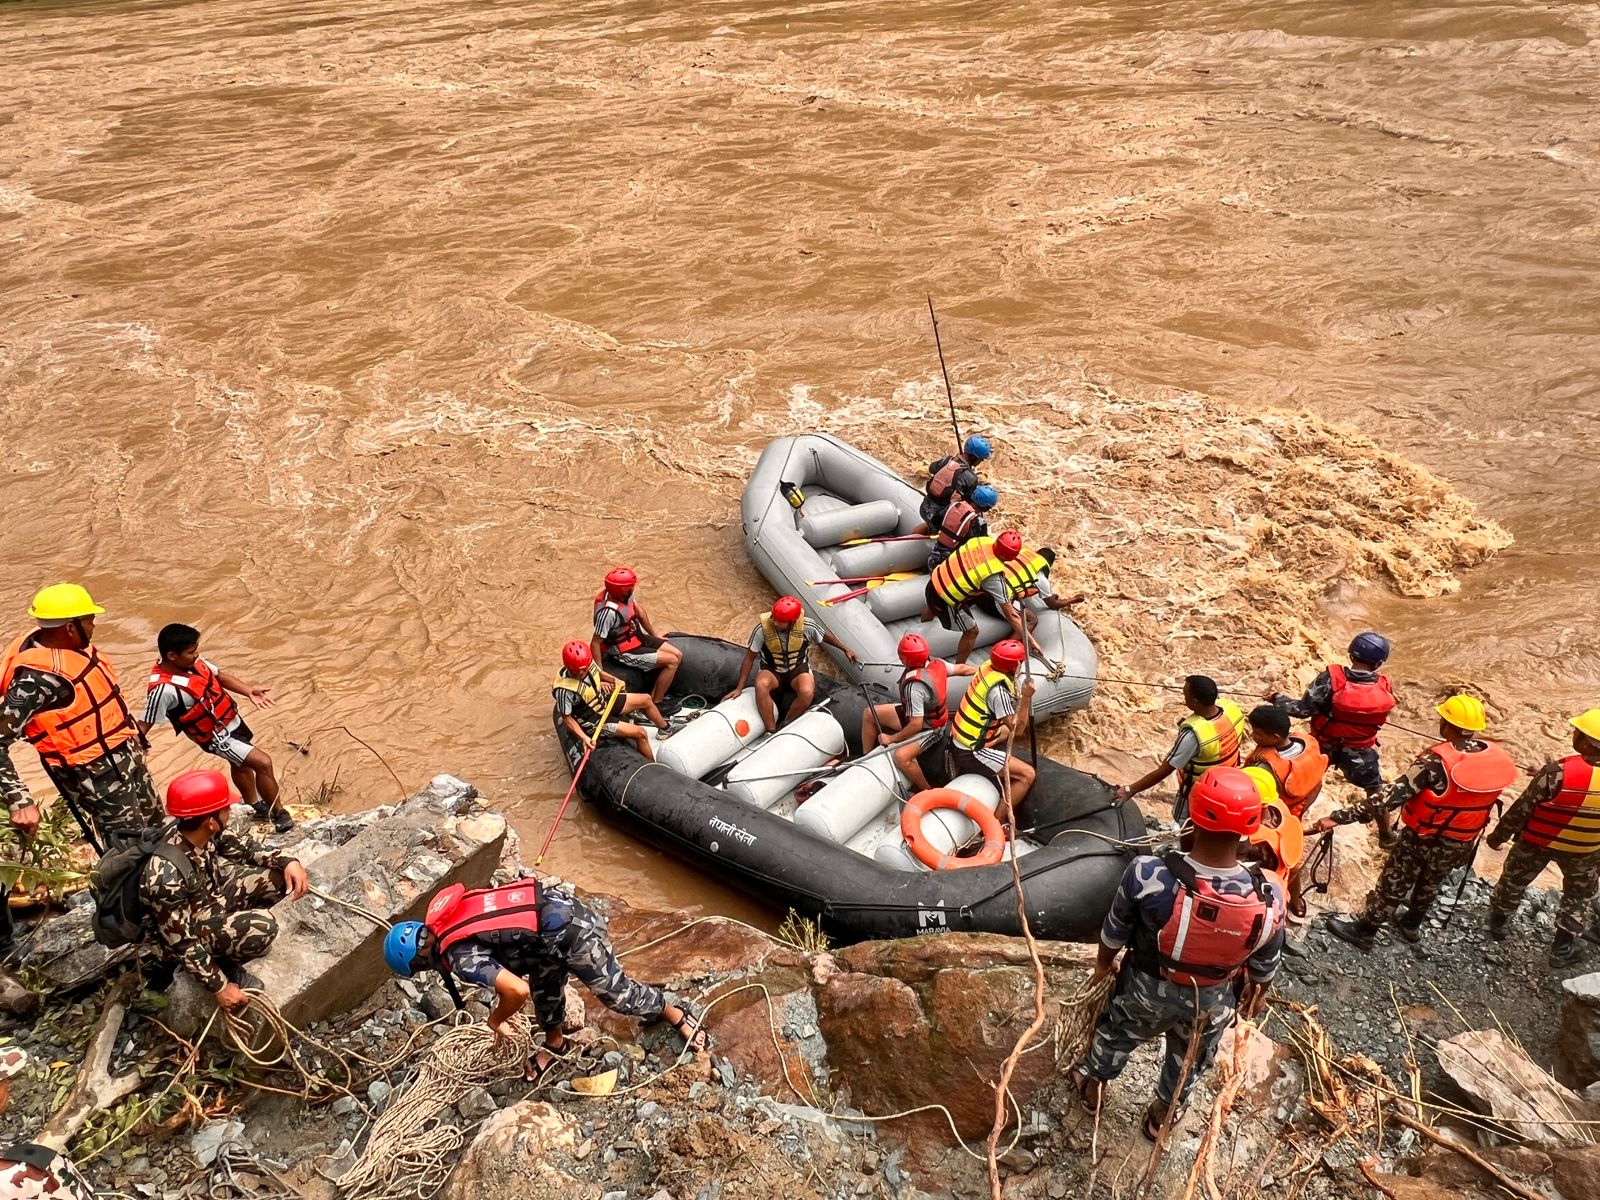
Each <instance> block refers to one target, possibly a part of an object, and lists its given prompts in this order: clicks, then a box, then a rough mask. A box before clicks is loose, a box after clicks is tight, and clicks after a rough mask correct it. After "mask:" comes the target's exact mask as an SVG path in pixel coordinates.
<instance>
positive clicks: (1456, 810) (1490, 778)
mask: <svg viewBox="0 0 1600 1200" xmlns="http://www.w3.org/2000/svg"><path fill="white" fill-rule="evenodd" d="M1429 753H1430V754H1435V755H1437V756H1438V758H1439V761H1440V762H1442V763H1444V773H1445V777H1446V783H1445V789H1444V792H1443V793H1442V794H1438V795H1436V794H1434V793H1433V792H1432V791H1429V790H1426V789H1424V790H1423V791H1420V792H1418V793H1417V794H1416V795H1415V796H1413V797H1411V799H1409V800H1407V801H1406V804H1405V807H1404V808H1402V809H1401V810H1400V818H1401V820H1403V821H1404V822H1405V823H1406V828H1407V829H1410V830H1411V831H1412V832H1414V833H1415V834H1416V835H1417V836H1418V837H1420V838H1429V839H1433V838H1441V837H1444V838H1449V839H1451V840H1452V841H1456V842H1470V841H1474V840H1476V839H1477V836H1478V835H1479V834H1480V833H1482V832H1483V827H1484V826H1485V825H1487V824H1488V823H1489V811H1490V810H1491V809H1492V808H1494V804H1495V801H1496V800H1498V799H1500V793H1501V792H1503V791H1505V790H1506V789H1507V788H1508V787H1510V786H1511V784H1512V783H1513V781H1515V779H1516V778H1517V764H1516V763H1514V762H1512V761H1511V756H1510V755H1509V754H1507V753H1506V752H1505V750H1504V749H1503V748H1502V747H1501V745H1500V743H1499V742H1487V743H1485V744H1484V748H1483V749H1482V750H1474V751H1472V752H1471V753H1463V752H1462V751H1460V750H1457V749H1456V748H1455V747H1454V746H1452V745H1451V744H1450V743H1449V742H1440V743H1439V744H1438V745H1437V746H1434V747H1432V748H1431V749H1430V750H1429Z"/></svg>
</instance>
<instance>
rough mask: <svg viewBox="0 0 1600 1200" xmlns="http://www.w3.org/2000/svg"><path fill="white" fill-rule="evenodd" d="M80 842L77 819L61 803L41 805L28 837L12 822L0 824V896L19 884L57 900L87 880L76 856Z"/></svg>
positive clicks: (77, 888)
mask: <svg viewBox="0 0 1600 1200" xmlns="http://www.w3.org/2000/svg"><path fill="white" fill-rule="evenodd" d="M81 845H82V839H81V835H80V833H79V830H78V826H77V822H75V821H74V820H73V819H72V816H71V814H70V813H68V812H67V808H66V805H64V804H52V805H50V806H49V807H47V808H45V809H44V810H43V811H42V813H41V816H40V820H39V828H38V830H37V831H36V832H35V833H34V835H33V836H32V837H29V838H24V837H23V836H22V834H21V833H20V832H19V831H18V830H17V829H16V827H15V826H12V825H10V824H5V825H0V896H7V897H9V896H10V894H11V893H12V891H13V890H16V889H17V888H19V887H20V888H21V890H22V891H24V892H27V893H30V894H32V893H35V892H37V891H39V890H40V889H41V888H42V889H44V891H45V892H46V893H47V895H48V897H49V899H50V900H51V901H52V902H54V903H60V901H61V899H62V897H64V896H66V895H67V894H68V893H69V892H74V891H77V890H79V889H80V888H82V887H83V886H84V884H85V883H86V882H87V880H88V877H89V875H88V871H87V870H85V869H84V868H83V866H82V865H81V863H80V861H79V859H78V855H79V853H80V847H81Z"/></svg>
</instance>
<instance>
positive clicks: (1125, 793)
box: [1114, 675, 1245, 824]
mask: <svg viewBox="0 0 1600 1200" xmlns="http://www.w3.org/2000/svg"><path fill="white" fill-rule="evenodd" d="M1183 702H1184V704H1185V705H1186V706H1187V707H1188V709H1189V715H1188V716H1187V717H1185V718H1183V720H1181V721H1179V722H1178V740H1177V741H1175V742H1173V743H1172V749H1171V750H1169V751H1167V756H1166V758H1164V759H1162V760H1161V762H1160V763H1159V764H1158V765H1156V766H1154V767H1152V768H1151V769H1150V770H1148V771H1146V772H1145V773H1144V774H1143V775H1142V776H1140V777H1139V778H1138V779H1137V780H1135V781H1134V782H1133V783H1129V784H1124V785H1123V786H1121V787H1119V788H1117V789H1116V790H1115V793H1114V794H1115V796H1116V798H1117V800H1118V802H1119V803H1120V802H1122V801H1126V800H1130V799H1132V798H1133V797H1134V796H1137V795H1138V794H1139V793H1140V792H1143V791H1146V790H1148V789H1149V788H1153V787H1154V786H1155V785H1156V784H1158V783H1160V782H1161V781H1162V780H1163V779H1165V778H1166V777H1167V776H1168V775H1171V774H1172V773H1173V772H1174V771H1176V772H1178V798H1177V800H1176V801H1175V802H1174V804H1173V806H1172V816H1173V819H1174V820H1176V821H1177V822H1178V823H1179V824H1182V823H1183V821H1184V820H1185V818H1186V817H1187V816H1188V814H1189V790H1190V789H1191V788H1193V787H1194V784H1195V780H1197V779H1199V778H1200V777H1201V776H1202V775H1204V774H1205V773H1206V772H1207V771H1209V770H1210V769H1211V768H1212V767H1237V766H1238V765H1239V746H1240V740H1241V739H1242V738H1243V737H1244V727H1245V718H1244V712H1243V711H1242V710H1241V709H1240V708H1239V706H1238V705H1237V704H1235V703H1234V702H1233V701H1232V700H1229V699H1227V698H1225V697H1223V696H1221V695H1220V694H1219V693H1218V691H1217V681H1216V680H1215V679H1212V678H1211V677H1210V676H1209V675H1190V676H1188V677H1186V678H1185V679H1184V681H1183Z"/></svg>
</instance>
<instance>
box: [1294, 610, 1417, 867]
mask: <svg viewBox="0 0 1600 1200" xmlns="http://www.w3.org/2000/svg"><path fill="white" fill-rule="evenodd" d="M1388 658H1389V639H1388V638H1386V637H1384V636H1383V634H1381V633H1373V632H1372V631H1371V630H1368V631H1367V632H1365V633H1358V634H1356V636H1355V637H1354V638H1352V639H1351V641H1350V665H1349V666H1348V667H1343V666H1340V665H1339V664H1337V663H1329V664H1328V665H1327V666H1326V667H1324V668H1323V669H1322V670H1321V671H1320V672H1318V673H1317V677H1316V678H1315V679H1313V680H1312V681H1311V683H1310V686H1308V687H1307V688H1306V690H1305V695H1303V696H1301V697H1300V699H1298V700H1296V699H1294V697H1292V696H1289V695H1287V694H1286V693H1284V692H1268V693H1267V697H1266V698H1267V700H1268V702H1269V703H1272V704H1275V705H1277V706H1278V707H1279V708H1282V709H1284V710H1286V711H1287V712H1288V714H1289V715H1290V716H1291V717H1309V718H1311V733H1312V736H1313V737H1315V738H1316V739H1317V743H1318V744H1319V745H1320V746H1321V747H1322V749H1323V752H1324V753H1325V754H1327V756H1328V764H1329V765H1330V766H1333V767H1337V768H1338V770H1339V773H1340V774H1341V775H1343V776H1344V777H1345V778H1346V779H1348V780H1349V781H1350V782H1351V783H1353V784H1355V785H1356V786H1357V787H1358V788H1360V789H1361V790H1362V791H1364V792H1366V793H1367V796H1368V798H1369V799H1370V798H1371V797H1373V796H1376V795H1377V794H1378V792H1380V791H1382V790H1383V773H1382V771H1381V770H1380V769H1379V765H1378V734H1379V733H1380V732H1381V731H1382V729H1383V726H1384V723H1385V722H1387V721H1388V719H1389V714H1390V713H1391V712H1392V711H1393V710H1394V705H1395V699H1394V685H1393V684H1391V683H1390V682H1389V677H1388V676H1387V675H1382V674H1380V673H1379V671H1378V668H1379V667H1381V666H1383V664H1384V663H1385V662H1387V661H1388ZM1376 820H1377V824H1378V841H1379V843H1380V844H1381V845H1383V846H1385V847H1392V846H1393V845H1394V844H1395V841H1396V840H1397V836H1398V835H1397V834H1396V833H1395V832H1394V830H1393V828H1392V826H1391V823H1390V818H1389V814H1388V812H1387V811H1383V810H1381V809H1380V810H1379V811H1378V813H1377V816H1376Z"/></svg>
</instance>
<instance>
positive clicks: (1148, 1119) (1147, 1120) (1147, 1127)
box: [1139, 1100, 1183, 1142]
mask: <svg viewBox="0 0 1600 1200" xmlns="http://www.w3.org/2000/svg"><path fill="white" fill-rule="evenodd" d="M1157 1113H1161V1115H1160V1116H1157V1115H1156V1114H1157ZM1182 1116H1183V1114H1182V1113H1175V1114H1173V1117H1172V1124H1173V1126H1174V1127H1176V1126H1177V1124H1178V1121H1179V1119H1180V1118H1182ZM1166 1123H1167V1114H1166V1113H1165V1112H1162V1111H1161V1102H1160V1101H1159V1100H1156V1101H1152V1102H1151V1104H1150V1107H1149V1108H1147V1109H1145V1110H1144V1123H1143V1124H1142V1125H1140V1126H1139V1132H1140V1133H1141V1134H1143V1135H1144V1139H1145V1141H1147V1142H1156V1141H1160V1140H1161V1127H1162V1126H1163V1125H1165V1124H1166Z"/></svg>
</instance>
